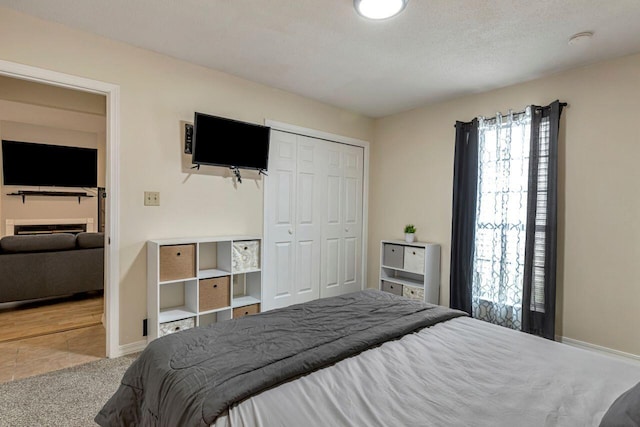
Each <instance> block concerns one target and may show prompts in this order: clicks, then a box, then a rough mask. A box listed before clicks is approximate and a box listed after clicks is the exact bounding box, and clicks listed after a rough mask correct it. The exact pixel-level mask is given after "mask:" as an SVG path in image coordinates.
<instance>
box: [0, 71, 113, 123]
mask: <svg viewBox="0 0 640 427" xmlns="http://www.w3.org/2000/svg"><path fill="white" fill-rule="evenodd" d="M0 99H6V100H7V101H16V102H23V103H26V104H32V105H40V106H43V107H53V108H60V109H63V110H69V111H78V112H82V113H91V114H97V115H100V116H104V115H105V114H106V110H107V105H106V102H105V99H106V98H105V97H104V95H97V94H94V93H88V92H80V91H77V90H70V89H66V88H62V87H57V86H51V85H46V84H42V83H35V82H31V81H27V80H20V79H16V78H13V77H7V76H1V75H0Z"/></svg>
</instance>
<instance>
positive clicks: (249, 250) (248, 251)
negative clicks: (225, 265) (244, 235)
mask: <svg viewBox="0 0 640 427" xmlns="http://www.w3.org/2000/svg"><path fill="white" fill-rule="evenodd" d="M231 258H232V262H233V270H232V271H233V272H234V273H242V272H244V271H252V270H257V269H259V268H260V241H259V240H243V241H238V242H233V248H232V256H231Z"/></svg>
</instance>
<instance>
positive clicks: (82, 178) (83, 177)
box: [2, 140, 98, 188]
mask: <svg viewBox="0 0 640 427" xmlns="http://www.w3.org/2000/svg"><path fill="white" fill-rule="evenodd" d="M2 176H3V183H4V185H29V186H38V187H40V186H45V187H87V188H96V187H97V186H98V150H96V149H94V148H80V147H68V146H63V145H49V144H36V143H31V142H18V141H6V140H3V141H2Z"/></svg>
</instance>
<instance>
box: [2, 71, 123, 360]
mask: <svg viewBox="0 0 640 427" xmlns="http://www.w3.org/2000/svg"><path fill="white" fill-rule="evenodd" d="M0 76H7V77H12V78H16V79H20V80H26V81H31V82H36V83H43V84H46V85H50V86H55V87H61V88H66V89H72V90H75V91H79V92H88V93H93V94H98V95H102V96H104V97H105V98H106V128H105V147H106V148H105V159H104V161H105V165H106V166H105V184H104V187H105V194H107V195H108V197H107V198H106V199H105V200H106V203H105V215H104V217H105V222H104V232H105V247H104V324H105V328H104V330H105V336H104V340H105V353H106V356H107V357H109V358H113V357H118V356H120V355H122V353H123V352H122V350H121V348H120V346H119V343H118V341H119V339H118V335H119V316H118V294H119V292H118V290H119V289H118V285H119V264H118V230H119V223H118V212H119V209H118V191H119V172H118V170H119V169H118V160H117V159H118V151H119V150H118V148H119V114H120V113H119V86H117V85H113V84H110V83H104V82H100V81H97V80H90V79H85V78H81V77H77V76H72V75H68V74H64V73H59V72H55V71H50V70H45V69H41V68H37V67H31V66H26V65H22V64H16V63H12V62H8V61H3V60H0Z"/></svg>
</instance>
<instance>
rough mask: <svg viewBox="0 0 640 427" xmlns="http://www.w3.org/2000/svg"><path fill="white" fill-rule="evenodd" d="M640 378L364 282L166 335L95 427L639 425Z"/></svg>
mask: <svg viewBox="0 0 640 427" xmlns="http://www.w3.org/2000/svg"><path fill="white" fill-rule="evenodd" d="M639 382H640V364H638V363H636V362H634V361H631V360H629V361H627V360H625V359H622V358H620V359H619V358H613V357H609V356H604V355H600V354H595V353H592V352H589V351H585V350H581V349H577V348H573V347H569V346H566V345H563V344H559V343H556V342H552V341H549V340H545V339H542V338H538V337H534V336H531V335H527V334H524V333H521V332H517V331H513V330H509V329H506V328H502V327H499V326H495V325H491V324H488V323H485V322H482V321H479V320H476V319H471V318H469V317H467V316H466V315H464V313H461V312H458V311H455V310H450V309H447V308H444V307H440V306H434V305H429V304H422V303H419V302H416V301H413V300H409V299H406V298H402V297H397V296H395V295H391V294H387V293H384V292H379V291H373V290H367V291H362V292H358V293H354V294H349V295H343V296H339V297H334V298H326V299H323V300H317V301H313V302H311V303H306V304H300V305H296V306H291V307H287V308H284V309H280V310H273V311H269V312H265V313H262V314H259V315H255V316H249V317H246V318H240V319H237V320H231V321H227V322H221V323H218V324H215V325H213V326H212V327H208V328H200V329H196V330H189V331H184V332H180V333H178V334H174V335H170V336H167V337H163V338H161V339H158V340H155V341H154V342H152V343H151V344H150V345H149V346H148V347H147V349H146V350H145V351H144V352H143V353H142V354H141V356H140V357H139V358H138V359H137V360H136V361H135V362H134V364H133V365H132V366H131V367H130V368H129V370H128V371H127V373H126V374H125V376H124V378H123V380H122V384H121V386H120V388H119V389H118V391H117V392H116V393H115V394H114V396H113V397H112V398H111V399H110V400H109V402H107V404H106V405H105V406H104V408H103V409H102V410H101V411H100V413H99V414H98V415H97V416H96V422H97V423H98V424H100V425H102V426H117V425H158V426H176V425H180V426H183V425H184V426H214V427H240V426H305V427H312V426H457V425H477V426H484V425H486V426H501V425H505V426H511V425H518V426H590V425H594V426H597V425H599V424H600V423H601V420H602V419H603V416H605V413H606V417H607V419H609V420H610V421H611V420H613V421H611V422H609V423H607V421H606V420H605V422H603V424H604V425H630V426H632V425H638V424H633V422H636V423H640V420H634V419H633V417H634V416H635V415H634V414H635V413H637V411H638V409H640V388H639V387H637V386H636V384H638V383H639ZM625 392H627V393H626V394H624V395H623V393H625ZM620 396H622V397H620ZM616 399H618V400H616ZM614 401H616V405H613V406H612V403H613V402H614ZM607 411H609V412H607ZM634 411H635V412H634ZM618 422H619V423H618ZM616 423H618V424H616ZM625 423H626V424H625Z"/></svg>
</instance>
